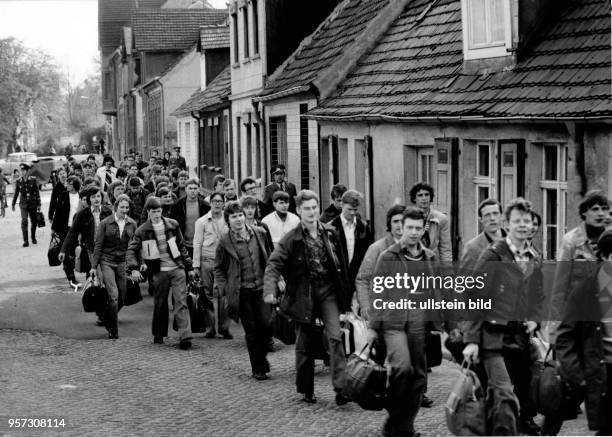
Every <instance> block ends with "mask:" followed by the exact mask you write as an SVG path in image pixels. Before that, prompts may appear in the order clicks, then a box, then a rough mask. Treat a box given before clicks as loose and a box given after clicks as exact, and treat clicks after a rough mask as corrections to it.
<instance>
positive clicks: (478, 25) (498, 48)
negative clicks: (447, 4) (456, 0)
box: [461, 0, 512, 60]
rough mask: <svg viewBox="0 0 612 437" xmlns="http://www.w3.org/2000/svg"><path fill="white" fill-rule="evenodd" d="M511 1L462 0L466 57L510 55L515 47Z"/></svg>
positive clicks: (464, 51)
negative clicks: (510, 51)
mask: <svg viewBox="0 0 612 437" xmlns="http://www.w3.org/2000/svg"><path fill="white" fill-rule="evenodd" d="M510 2H511V0H461V16H462V24H463V55H464V58H465V59H466V60H470V59H483V58H495V57H500V56H508V55H509V54H510V53H509V50H510V49H511V48H512V14H511V8H510Z"/></svg>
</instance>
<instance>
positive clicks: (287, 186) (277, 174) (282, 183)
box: [262, 164, 297, 216]
mask: <svg viewBox="0 0 612 437" xmlns="http://www.w3.org/2000/svg"><path fill="white" fill-rule="evenodd" d="M270 174H271V175H272V178H273V179H274V181H273V182H272V183H270V184H268V185H266V187H265V188H264V196H263V203H264V205H265V207H266V210H265V211H263V212H262V214H263V215H264V216H266V215H268V214H270V213H271V212H272V211H274V205H273V201H272V196H274V193H276V192H277V191H284V192H285V193H287V194H289V211H290V212H292V213H294V214H295V211H296V209H295V208H296V204H295V195H296V193H297V190H296V188H295V185H293V184H292V183H291V182H288V181H286V180H285V166H284V165H282V164H279V165H273V166H272V168H271V169H270Z"/></svg>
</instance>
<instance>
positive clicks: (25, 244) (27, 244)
mask: <svg viewBox="0 0 612 437" xmlns="http://www.w3.org/2000/svg"><path fill="white" fill-rule="evenodd" d="M29 245H30V243H28V242H27V241H24V242H23V244H22V245H21V247H28V246H29Z"/></svg>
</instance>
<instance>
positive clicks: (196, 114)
mask: <svg viewBox="0 0 612 437" xmlns="http://www.w3.org/2000/svg"><path fill="white" fill-rule="evenodd" d="M190 115H191V117H192V118H193V119H195V120H196V122H197V123H198V140H197V141H196V143H197V144H196V165H195V168H196V174H197V175H198V178H199V179H200V184H201V183H202V177H201V176H200V149H201V147H200V138H201V137H202V135H201V134H202V133H201V126H200V122H201V120H202V117H200V113H199V112H198V111H191V114H190ZM177 136H178V132H177Z"/></svg>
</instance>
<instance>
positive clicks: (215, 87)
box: [172, 66, 231, 116]
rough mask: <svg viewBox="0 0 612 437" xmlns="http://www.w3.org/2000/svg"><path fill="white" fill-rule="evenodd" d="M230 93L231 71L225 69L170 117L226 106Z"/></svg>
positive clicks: (228, 68) (227, 68)
mask: <svg viewBox="0 0 612 437" xmlns="http://www.w3.org/2000/svg"><path fill="white" fill-rule="evenodd" d="M230 93H231V69H230V67H229V66H228V67H226V68H225V69H224V70H223V71H222V72H221V73H219V74H218V75H217V77H215V78H214V79H213V80H212V81H211V82H210V83H209V84H208V86H207V87H206V89H205V90H203V91H196V92H195V93H193V94H192V95H191V97H189V99H187V101H186V102H185V103H183V104H182V105H181V106H179V107H178V108H177V109H176V110H175V111H174V112H173V113H172V115H175V116H177V115H184V114H189V113H191V112H192V111H203V110H206V109H215V108H217V107H219V106H222V105H225V104H228V102H229V100H228V97H229V95H230Z"/></svg>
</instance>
